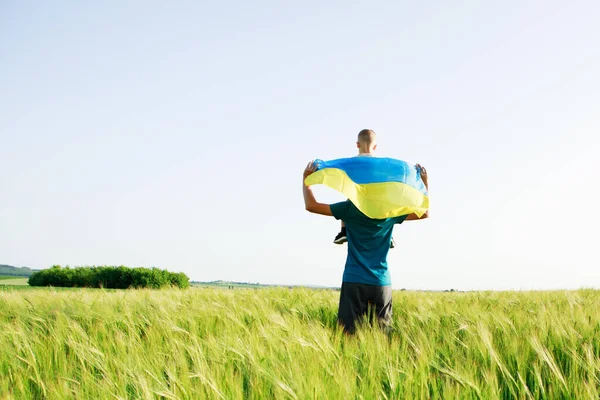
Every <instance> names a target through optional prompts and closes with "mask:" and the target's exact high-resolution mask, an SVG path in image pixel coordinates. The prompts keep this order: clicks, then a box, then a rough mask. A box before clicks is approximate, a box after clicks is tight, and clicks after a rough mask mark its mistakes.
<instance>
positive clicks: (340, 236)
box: [333, 231, 348, 244]
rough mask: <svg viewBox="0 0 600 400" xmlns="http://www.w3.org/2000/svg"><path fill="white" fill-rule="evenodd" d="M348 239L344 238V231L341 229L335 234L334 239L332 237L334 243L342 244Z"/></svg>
mask: <svg viewBox="0 0 600 400" xmlns="http://www.w3.org/2000/svg"><path fill="white" fill-rule="evenodd" d="M347 241H348V239H347V238H346V232H344V231H341V232H340V233H338V234H337V236H336V237H335V239H333V243H335V244H344V243H346V242H347Z"/></svg>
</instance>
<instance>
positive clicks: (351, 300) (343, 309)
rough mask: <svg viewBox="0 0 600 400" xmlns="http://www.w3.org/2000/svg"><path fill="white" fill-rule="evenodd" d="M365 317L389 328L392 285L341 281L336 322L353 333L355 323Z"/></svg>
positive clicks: (390, 322)
mask: <svg viewBox="0 0 600 400" xmlns="http://www.w3.org/2000/svg"><path fill="white" fill-rule="evenodd" d="M365 317H368V318H369V320H370V321H374V320H375V319H376V320H377V321H378V322H379V324H380V325H381V326H382V327H383V328H385V329H386V330H389V328H390V327H391V324H392V287H391V286H374V285H365V284H362V283H350V282H343V283H342V291H341V293H340V307H339V310H338V322H339V323H340V324H341V325H342V326H343V327H344V330H345V331H346V332H348V333H354V332H355V330H356V325H357V324H358V323H360V321H361V320H363V319H364V318H365Z"/></svg>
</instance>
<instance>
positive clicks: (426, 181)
mask: <svg viewBox="0 0 600 400" xmlns="http://www.w3.org/2000/svg"><path fill="white" fill-rule="evenodd" d="M417 170H418V171H419V172H420V173H421V179H422V180H423V183H424V184H425V188H426V189H427V191H429V179H428V176H427V170H426V169H425V167H423V166H422V165H421V164H417ZM425 218H429V210H427V211H425V214H423V215H422V216H420V217H419V216H418V215H417V214H410V215H409V216H407V217H406V219H405V221H417V220H420V219H425Z"/></svg>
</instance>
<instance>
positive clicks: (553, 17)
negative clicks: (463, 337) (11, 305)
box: [0, 0, 600, 290]
mask: <svg viewBox="0 0 600 400" xmlns="http://www.w3.org/2000/svg"><path fill="white" fill-rule="evenodd" d="M598 21H600V2H598V1H592V0H590V1H573V2H565V1H522V0H519V1H502V2H489V1H463V2H446V1H431V2H412V1H411V2H407V1H388V2H373V1H360V2H356V1H348V0H345V1H337V2H336V1H332V2H321V1H304V2H296V3H293V4H292V3H289V2H278V1H252V2H247V1H229V2H202V1H187V2H186V1H181V2H157V1H106V2H75V1H54V2H42V1H38V2H36V1H33V2H21V1H16V0H15V1H11V0H9V1H6V0H5V1H2V2H0V263H4V264H11V265H17V266H29V267H32V268H46V267H49V266H51V265H52V264H61V265H67V264H68V265H71V266H75V265H129V266H146V267H151V266H156V267H159V268H167V269H170V270H175V271H183V272H185V273H187V274H188V275H189V276H190V278H192V279H193V280H204V281H209V280H217V279H223V280H234V281H250V282H261V283H284V284H314V285H328V286H338V285H339V284H340V283H341V277H342V272H343V267H344V261H345V257H346V246H345V245H344V246H337V245H334V244H333V243H332V240H333V238H334V237H335V235H336V234H337V232H338V230H339V223H338V221H336V220H334V219H333V218H328V217H322V216H317V215H311V214H309V213H308V212H306V211H305V210H304V204H303V200H302V191H301V184H302V170H303V168H304V166H305V165H306V162H307V161H309V160H310V159H313V158H321V159H332V158H339V157H346V156H353V155H355V153H356V148H355V140H356V134H357V133H358V131H359V130H361V129H363V128H371V129H374V130H375V131H376V132H377V134H378V139H379V151H378V154H379V155H380V156H389V157H395V158H400V159H403V160H407V161H411V162H419V163H421V164H423V165H424V166H425V167H426V168H427V170H428V171H429V175H430V195H431V218H430V219H429V220H425V221H417V222H409V223H405V224H403V225H400V226H398V227H397V228H396V229H395V231H394V237H395V239H396V242H397V247H396V248H395V249H392V250H391V251H390V254H389V259H388V261H389V264H390V268H391V275H392V281H393V286H394V288H398V289H399V288H407V289H423V290H438V289H450V288H454V289H461V290H470V289H493V290H496V289H497V290H503V289H523V290H526V289H554V288H580V287H595V288H600V268H599V267H600V262H599V254H598V247H599V243H600V234H599V233H598V226H599V223H600V212H599V211H598V210H599V207H598V205H599V204H600V190H599V189H598V186H597V185H598V180H599V178H600V161H599V156H600V24H599V23H598ZM315 192H316V195H317V198H318V199H319V200H321V201H327V202H334V201H340V200H343V197H342V196H341V195H338V194H337V193H335V192H333V191H331V190H329V189H326V188H323V187H316V188H315Z"/></svg>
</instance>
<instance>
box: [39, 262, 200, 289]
mask: <svg viewBox="0 0 600 400" xmlns="http://www.w3.org/2000/svg"><path fill="white" fill-rule="evenodd" d="M29 285H31V286H60V287H94V288H100V287H102V288H106V289H128V288H152V289H160V288H163V287H179V288H188V287H189V286H190V278H189V277H188V276H187V275H186V274H184V273H183V272H169V271H167V270H164V269H158V268H129V267H124V266H120V267H113V266H98V267H96V266H92V267H75V268H70V267H68V266H67V267H65V268H63V267H61V266H60V265H54V266H52V268H49V269H43V270H41V271H38V272H35V273H34V274H33V275H31V276H30V277H29Z"/></svg>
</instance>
